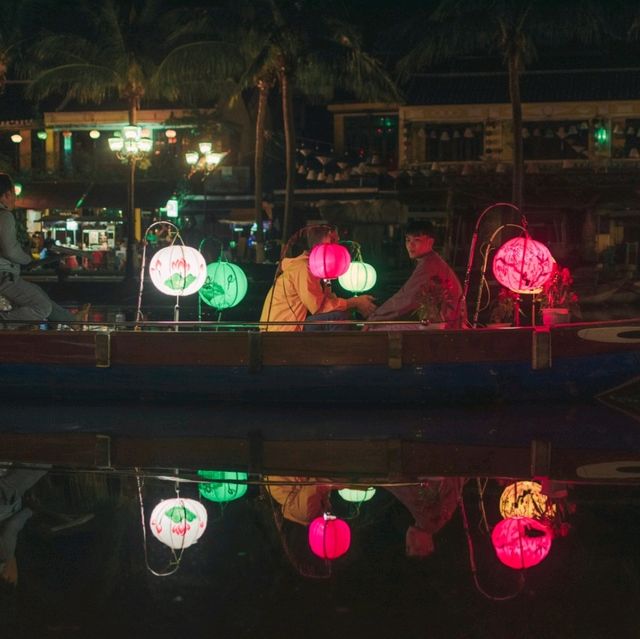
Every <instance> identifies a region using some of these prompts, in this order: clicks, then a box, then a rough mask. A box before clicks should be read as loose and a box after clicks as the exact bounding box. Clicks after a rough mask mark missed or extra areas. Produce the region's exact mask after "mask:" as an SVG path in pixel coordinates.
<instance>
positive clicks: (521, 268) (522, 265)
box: [493, 235, 555, 293]
mask: <svg viewBox="0 0 640 639" xmlns="http://www.w3.org/2000/svg"><path fill="white" fill-rule="evenodd" d="M554 264H555V261H554V259H553V257H552V256H551V253H550V252H549V249H548V248H547V247H546V246H545V245H544V244H541V243H540V242H536V241H535V240H532V239H531V238H530V237H529V236H528V235H527V236H524V237H515V238H513V239H512V240H509V241H508V242H505V243H504V244H503V245H502V246H501V247H500V248H499V249H498V250H497V251H496V254H495V256H494V258H493V274H494V275H495V278H496V279H497V280H498V282H500V284H502V286H505V287H506V288H508V289H509V290H511V291H513V292H514V293H539V292H540V291H541V290H542V287H543V285H544V284H545V282H547V280H548V279H549V278H550V277H551V274H552V272H553V265H554Z"/></svg>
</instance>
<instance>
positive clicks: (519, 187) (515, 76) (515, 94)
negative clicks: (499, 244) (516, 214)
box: [509, 54, 524, 210]
mask: <svg viewBox="0 0 640 639" xmlns="http://www.w3.org/2000/svg"><path fill="white" fill-rule="evenodd" d="M509 97H510V98H511V117H512V122H513V187H512V192H511V200H512V202H513V203H514V204H515V205H516V206H517V207H518V208H519V209H521V210H522V207H523V205H524V200H523V183H524V152H523V148H522V101H521V100H520V61H519V58H518V56H517V55H516V54H512V55H510V56H509Z"/></svg>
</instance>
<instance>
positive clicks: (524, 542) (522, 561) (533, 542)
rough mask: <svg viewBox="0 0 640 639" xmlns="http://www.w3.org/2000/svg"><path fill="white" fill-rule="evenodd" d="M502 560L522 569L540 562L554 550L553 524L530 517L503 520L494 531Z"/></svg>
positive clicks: (494, 545) (497, 553) (497, 549)
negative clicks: (552, 547)
mask: <svg viewBox="0 0 640 639" xmlns="http://www.w3.org/2000/svg"><path fill="white" fill-rule="evenodd" d="M491 541H492V543H493V547H494V549H495V551H496V555H497V556H498V559H499V560H500V561H501V562H502V563H503V564H504V565H505V566H509V568H513V569H514V570H522V569H523V568H531V566H535V565H536V564H539V563H540V562H541V561H542V560H543V559H544V558H545V557H546V556H547V555H548V554H549V551H550V550H551V541H552V532H551V528H550V527H549V526H546V525H545V524H543V523H542V522H540V521H538V520H536V519H531V518H529V517H510V518H509V519H503V520H502V521H500V522H499V523H498V524H496V527H495V528H494V529H493V531H492V532H491Z"/></svg>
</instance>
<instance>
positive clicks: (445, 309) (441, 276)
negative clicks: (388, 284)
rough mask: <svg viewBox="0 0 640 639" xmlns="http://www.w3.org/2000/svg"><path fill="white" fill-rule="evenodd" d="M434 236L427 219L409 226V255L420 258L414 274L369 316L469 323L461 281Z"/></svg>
mask: <svg viewBox="0 0 640 639" xmlns="http://www.w3.org/2000/svg"><path fill="white" fill-rule="evenodd" d="M434 239H435V238H434V231H433V225H432V224H431V222H429V221H427V220H420V221H414V222H411V223H410V224H409V225H408V226H407V228H406V229H405V245H406V248H407V252H408V253H409V257H410V258H411V259H412V260H416V266H415V268H414V270H413V273H411V275H410V276H409V279H408V280H407V281H406V282H405V283H404V285H403V286H402V288H401V289H400V290H399V291H398V292H397V293H395V294H394V295H392V296H391V297H390V298H389V299H388V300H387V301H386V302H385V303H384V304H381V305H380V306H379V307H378V308H377V309H376V310H375V311H373V313H371V315H369V317H368V318H367V319H369V320H411V319H415V320H427V321H428V322H430V323H440V322H445V323H446V328H462V327H463V326H464V325H465V322H466V316H467V313H466V309H465V308H464V305H463V304H462V286H461V284H460V280H459V279H458V277H457V276H456V274H455V273H454V272H453V270H452V269H451V267H450V266H449V265H448V264H447V263H446V262H445V261H444V260H443V259H442V258H441V257H440V256H439V255H438V254H437V253H436V252H435V251H434V250H433V243H434ZM398 326H399V327H400V328H402V326H401V325H398ZM407 328H409V327H407ZM368 330H389V325H379V326H369V327H368Z"/></svg>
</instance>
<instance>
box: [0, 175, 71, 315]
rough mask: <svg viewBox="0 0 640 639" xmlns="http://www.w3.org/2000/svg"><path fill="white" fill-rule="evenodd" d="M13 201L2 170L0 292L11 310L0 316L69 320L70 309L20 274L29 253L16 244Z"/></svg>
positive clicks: (13, 190) (0, 194)
mask: <svg viewBox="0 0 640 639" xmlns="http://www.w3.org/2000/svg"><path fill="white" fill-rule="evenodd" d="M15 203H16V194H15V189H14V186H13V181H12V180H11V178H10V177H9V176H8V175H7V174H6V173H0V295H2V296H3V297H5V298H6V299H8V300H9V302H10V303H11V310H8V311H2V312H0V319H3V320H7V321H35V322H41V321H43V320H46V319H48V318H50V319H51V320H52V321H55V322H61V323H69V322H73V320H74V316H73V315H72V314H71V313H69V312H68V311H67V310H65V309H64V308H62V307H61V306H59V305H58V304H56V303H55V302H52V301H51V300H50V299H49V297H48V296H47V294H46V293H45V292H44V291H43V290H42V289H41V288H40V287H39V286H36V285H35V284H32V283H31V282H26V281H25V280H23V279H22V278H21V277H20V266H21V265H22V266H24V265H26V264H29V262H31V257H30V256H29V255H28V254H27V253H25V252H24V250H23V249H22V247H21V246H20V244H18V240H17V236H16V221H15V218H14V217H13V213H12V209H13V208H14V206H15Z"/></svg>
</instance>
